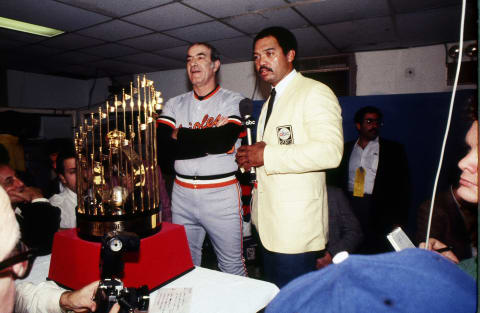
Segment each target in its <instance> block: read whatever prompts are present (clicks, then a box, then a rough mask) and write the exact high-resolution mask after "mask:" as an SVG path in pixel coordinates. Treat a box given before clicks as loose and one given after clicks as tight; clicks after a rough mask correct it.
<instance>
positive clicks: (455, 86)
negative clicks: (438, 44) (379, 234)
mask: <svg viewBox="0 0 480 313" xmlns="http://www.w3.org/2000/svg"><path fill="white" fill-rule="evenodd" d="M465 6H466V0H462V13H461V19H460V42H459V48H458V49H459V54H458V60H457V70H456V73H455V80H454V83H453V89H452V96H451V98H450V108H449V111H448V119H447V127H446V129H445V135H444V137H443V143H442V150H441V152H440V161H439V163H438V168H437V174H436V176H435V182H434V184H433V193H432V200H431V201H430V213H429V216H428V226H427V235H426V239H425V249H427V250H428V241H429V240H430V226H431V224H432V216H433V206H434V203H435V194H436V193H437V184H438V179H439V177H440V171H441V169H442V163H443V155H444V153H445V145H446V143H447V138H448V132H449V130H450V122H451V119H452V111H453V102H454V101H455V94H456V92H457V85H458V76H459V74H460V68H461V63H462V51H463V33H464V24H465Z"/></svg>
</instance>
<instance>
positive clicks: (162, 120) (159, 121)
mask: <svg viewBox="0 0 480 313" xmlns="http://www.w3.org/2000/svg"><path fill="white" fill-rule="evenodd" d="M157 124H165V125H167V126H169V127H171V128H176V127H175V120H174V119H173V118H171V117H168V116H160V117H159V118H158V119H157Z"/></svg>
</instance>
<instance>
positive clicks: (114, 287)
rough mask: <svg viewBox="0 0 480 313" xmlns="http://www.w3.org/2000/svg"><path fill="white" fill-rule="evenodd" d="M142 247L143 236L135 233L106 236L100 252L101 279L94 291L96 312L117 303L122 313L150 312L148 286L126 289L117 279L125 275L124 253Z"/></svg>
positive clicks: (106, 309)
mask: <svg viewBox="0 0 480 313" xmlns="http://www.w3.org/2000/svg"><path fill="white" fill-rule="evenodd" d="M139 249H140V238H139V237H138V235H137V234H135V233H129V232H117V231H114V232H109V233H107V234H106V235H105V236H104V237H103V239H102V250H101V254H100V259H101V263H100V268H101V278H102V280H101V281H100V283H99V285H98V289H97V292H96V294H95V302H96V303H97V310H96V312H100V313H108V312H109V311H110V309H111V308H112V306H113V305H114V304H115V303H118V304H119V305H120V313H142V312H145V313H146V312H148V306H149V302H150V296H149V290H148V287H147V286H146V285H143V286H141V287H139V288H127V287H124V286H123V282H122V281H121V280H120V279H119V278H118V277H122V276H123V268H124V262H123V256H124V254H125V252H137V251H138V250H139Z"/></svg>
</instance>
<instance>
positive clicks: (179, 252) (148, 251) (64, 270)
mask: <svg viewBox="0 0 480 313" xmlns="http://www.w3.org/2000/svg"><path fill="white" fill-rule="evenodd" d="M101 248H102V244H101V243H99V242H92V241H86V240H83V239H81V238H79V237H78V235H77V230H76V229H75V228H72V229H67V230H62V231H58V232H57V233H56V234H55V237H54V240H53V248H52V256H51V259H50V270H49V273H48V279H49V280H53V281H55V282H56V283H57V284H58V285H60V286H62V287H65V288H68V289H73V290H76V289H80V288H82V287H83V286H85V285H87V284H89V283H91V282H92V281H95V280H99V279H100V267H99V264H100V262H101V259H100V251H101ZM123 261H124V264H125V267H124V270H123V274H124V275H123V277H119V278H120V279H121V280H122V281H123V283H124V285H125V286H126V287H140V286H142V285H147V286H148V289H149V290H150V291H152V290H155V289H157V288H159V287H161V286H163V285H165V284H167V283H169V282H171V281H173V280H175V279H176V278H178V277H180V276H182V275H183V274H185V273H188V272H189V271H191V270H192V269H193V268H194V266H193V262H192V257H191V255H190V249H189V247H188V241H187V235H186V233H185V229H184V227H183V226H181V225H175V224H170V223H167V222H164V223H162V230H161V231H160V232H158V233H156V234H155V235H153V236H150V237H147V238H143V239H141V240H140V250H139V251H138V252H127V253H126V254H125V255H124V256H123Z"/></svg>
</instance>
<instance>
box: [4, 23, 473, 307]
mask: <svg viewBox="0 0 480 313" xmlns="http://www.w3.org/2000/svg"><path fill="white" fill-rule="evenodd" d="M296 55H297V42H296V39H295V36H294V35H293V34H292V33H291V32H290V31H288V30H287V29H285V28H282V27H270V28H267V29H264V30H263V31H262V32H260V33H259V34H258V35H257V36H256V37H255V39H254V41H253V61H254V66H255V70H256V72H257V73H258V75H259V77H260V78H261V79H262V80H263V81H264V82H266V83H268V84H270V85H271V87H272V89H271V90H272V92H271V93H270V96H269V97H268V99H267V100H266V101H265V104H264V106H263V108H262V111H261V114H260V116H259V121H258V127H257V140H256V143H254V144H252V145H241V144H240V139H239V134H240V133H241V131H242V118H241V116H240V110H239V105H240V102H241V101H242V100H243V99H244V97H243V96H241V95H240V94H238V93H236V92H233V91H230V90H227V89H224V88H222V87H221V86H220V85H219V84H218V82H217V73H218V71H219V70H220V66H221V65H220V60H219V56H218V53H217V52H216V50H215V48H214V47H213V46H211V45H210V44H208V43H202V42H199V43H194V44H192V45H190V47H189V48H188V51H187V64H186V70H187V75H188V77H189V80H190V82H191V84H192V87H193V90H192V91H190V92H187V93H185V94H182V95H179V96H177V97H174V98H172V99H170V100H169V101H168V102H167V103H166V105H165V108H164V109H163V112H162V114H161V116H160V117H159V120H158V123H157V124H158V129H157V130H158V140H159V144H162V145H165V146H168V147H170V148H171V153H172V155H173V159H175V165H174V168H175V175H176V176H175V178H174V183H173V191H171V193H170V194H168V195H167V191H166V189H165V185H164V182H163V181H161V184H162V186H161V188H162V191H163V193H162V199H163V200H162V209H163V212H164V220H167V221H169V220H170V215H169V214H170V205H171V220H172V221H173V223H177V224H181V225H184V226H185V230H186V234H187V239H188V244H189V248H190V251H191V254H192V258H193V261H194V264H195V265H197V266H199V265H201V260H202V247H203V244H204V239H205V237H206V235H208V237H209V238H210V240H211V242H212V244H213V247H214V250H215V253H216V256H217V259H218V268H219V269H220V270H221V271H224V272H227V273H231V274H236V275H242V276H246V275H247V272H246V267H245V260H244V257H243V251H242V240H243V234H242V222H243V218H242V203H241V194H240V185H239V182H238V179H237V177H238V175H248V173H250V169H251V168H255V170H256V181H255V185H254V188H253V195H252V222H253V225H254V226H255V230H256V232H255V233H256V234H257V242H258V244H259V246H260V251H259V252H260V253H259V254H260V255H261V260H262V263H263V264H262V267H263V273H264V275H265V276H264V277H263V278H264V279H265V280H267V281H270V282H272V283H274V284H276V285H277V286H279V287H280V288H282V287H284V286H286V285H288V286H287V287H286V288H285V289H282V291H281V292H280V294H279V296H278V297H277V298H276V299H275V300H274V301H273V302H272V305H271V307H270V308H269V309H268V310H267V312H268V311H271V312H280V311H281V312H293V311H295V310H298V309H299V308H307V307H309V308H310V307H311V308H312V309H311V310H310V311H309V310H306V309H305V310H300V311H302V312H314V311H315V310H314V309H313V308H314V307H315V306H314V305H313V304H318V305H322V306H323V307H326V306H327V305H328V303H330V302H332V303H333V302H335V301H336V300H335V299H337V298H336V297H341V296H345V295H346V293H348V290H350V289H349V288H352V290H366V287H365V283H360V282H359V280H360V277H361V275H359V276H356V277H357V279H355V278H352V279H351V281H350V280H349V281H348V282H345V281H343V278H344V277H346V276H342V277H343V278H341V279H340V278H339V277H340V275H344V274H347V272H348V273H350V271H353V270H355V271H359V272H358V273H360V272H361V273H363V274H364V275H365V276H364V277H370V281H369V283H370V284H371V286H376V287H375V288H377V287H378V289H379V290H389V288H390V289H392V293H391V294H388V296H385V297H384V298H382V299H383V300H381V301H383V303H381V304H378V306H374V307H376V308H377V309H378V310H381V308H385V307H395V308H396V307H397V305H398V303H395V304H392V303H389V302H388V301H399V303H403V301H407V300H406V299H408V297H409V295H412V294H413V292H415V290H417V292H425V290H424V289H421V288H420V287H418V288H417V289H416V288H413V285H414V282H413V280H412V281H408V280H409V279H411V277H414V276H415V275H416V274H417V272H416V270H412V271H410V270H408V269H405V268H406V264H410V265H411V266H412V267H414V266H415V264H414V263H415V262H414V261H412V260H419V262H420V263H421V264H423V265H422V266H424V267H425V268H426V267H429V270H428V273H429V275H428V276H426V277H425V280H426V282H435V281H436V280H437V279H438V277H440V276H442V275H443V274H442V271H445V272H449V273H450V272H451V273H453V274H452V275H453V276H450V277H449V279H453V278H452V277H455V279H453V280H454V281H455V284H454V285H451V286H450V288H449V289H448V290H449V291H450V290H452V288H453V287H452V286H456V287H455V288H457V287H458V286H457V285H461V286H463V287H462V288H466V289H463V290H462V293H461V294H460V295H461V296H459V298H457V300H458V299H462V302H461V303H462V304H461V307H462V308H465V307H466V308H470V307H471V306H470V305H471V299H470V300H468V299H469V295H470V289H471V288H472V285H473V284H471V282H470V281H469V279H471V277H468V276H467V275H465V276H462V274H461V273H459V272H456V269H455V268H452V266H451V264H453V263H459V266H460V268H461V269H463V270H465V271H466V272H467V273H469V274H470V275H471V276H473V277H474V278H476V277H477V258H476V249H475V247H476V245H477V240H476V238H477V231H478V225H477V215H478V209H477V206H478V120H477V119H478V117H477V113H473V114H472V115H473V117H474V121H473V123H472V126H471V128H470V130H469V131H468V133H467V134H466V138H465V141H466V144H467V145H468V146H469V148H470V150H469V152H468V154H467V155H466V156H465V157H464V158H462V160H461V161H460V162H459V164H458V166H459V168H460V169H461V170H462V174H461V176H460V179H459V182H458V184H455V185H452V186H451V187H450V188H449V189H448V190H443V191H439V192H438V194H437V195H436V198H435V206H434V207H435V208H434V211H433V220H432V228H431V238H430V240H429V241H428V244H425V243H421V244H420V246H421V247H427V248H428V249H429V250H437V249H442V248H447V249H446V251H444V252H442V254H443V255H444V256H445V257H446V258H448V259H449V260H451V261H452V262H453V263H450V262H447V263H445V262H446V261H445V260H443V259H442V261H441V262H440V263H438V262H434V261H432V260H436V259H438V258H439V256H438V254H437V255H435V254H433V253H431V254H428V255H427V254H423V253H417V252H406V253H403V254H398V255H399V256H398V258H399V259H402V258H403V259H402V260H403V261H405V263H404V264H403V266H402V267H400V265H399V263H397V259H396V257H395V256H392V255H391V254H388V255H387V254H386V255H377V254H380V253H385V252H389V251H392V250H393V249H392V246H391V245H390V244H389V242H388V241H387V239H386V235H387V234H388V233H389V232H391V231H392V230H393V229H394V228H396V227H399V226H400V227H402V228H406V227H407V224H408V218H409V216H408V213H409V207H410V197H409V195H410V193H411V190H410V189H411V186H410V175H409V166H408V161H407V157H406V153H405V149H404V147H403V146H402V145H401V144H400V143H397V142H394V141H391V140H388V139H386V138H383V137H381V136H380V130H381V127H382V125H383V114H382V112H381V111H380V110H379V109H378V108H376V107H373V106H367V107H363V108H361V109H360V110H359V111H358V112H356V114H355V117H354V121H353V123H354V125H355V127H356V129H357V131H358V138H357V139H356V140H354V141H351V142H347V143H344V140H343V131H342V115H341V108H340V105H339V103H338V100H337V98H336V96H335V95H334V94H333V92H332V91H331V90H330V89H329V88H328V87H327V86H326V85H324V84H322V83H319V82H317V81H314V80H312V79H309V78H306V77H304V76H302V74H301V73H299V72H296V70H295V69H294V66H293V64H294V60H295V57H296ZM473 101H474V102H475V103H473V104H472V107H474V108H476V106H477V103H476V100H473ZM210 120H211V121H212V123H210V124H208V125H203V126H204V127H203V126H202V125H201V124H202V121H210ZM2 138H3V139H2V141H1V142H2V143H5V144H3V145H0V186H1V187H2V188H0V204H1V208H0V223H1V224H5V225H7V226H5V227H1V228H0V237H2V238H1V240H2V244H0V262H1V261H4V260H5V259H8V258H9V256H11V255H12V253H15V252H16V251H17V250H15V246H16V245H17V243H18V241H19V239H21V241H22V242H23V243H25V244H26V245H27V246H29V247H30V248H33V249H34V250H35V251H36V253H38V254H39V255H45V254H48V253H50V252H51V247H52V241H53V236H54V234H55V232H57V231H58V230H60V229H66V228H73V227H76V217H75V209H76V206H77V190H76V179H77V177H76V173H77V171H76V159H75V153H74V149H73V143H72V142H69V143H68V144H66V145H61V147H57V148H58V149H57V148H56V149H50V150H49V151H48V159H50V160H51V163H50V164H49V165H48V166H47V168H45V171H43V173H48V174H47V175H48V176H49V177H48V179H46V180H44V181H46V182H47V183H46V184H43V185H42V186H38V185H37V186H27V184H26V183H25V181H31V182H33V181H34V180H28V179H22V178H21V177H26V178H27V177H28V168H27V167H25V162H24V157H23V156H21V157H19V153H20V152H19V151H22V150H21V147H19V145H18V140H17V141H15V140H12V138H11V136H3V137H2ZM20 154H21V153H20ZM239 168H240V169H241V172H240V170H239ZM2 189H3V190H4V191H5V192H4V191H3V190H2ZM170 199H171V202H170ZM10 207H11V209H10ZM429 208H430V202H429V200H426V202H425V203H423V204H422V205H421V206H420V208H419V209H418V210H417V217H416V222H417V223H416V233H415V234H416V235H415V236H414V238H412V239H413V241H414V242H415V243H416V244H419V243H420V242H422V241H425V237H426V232H427V230H426V227H427V219H428V216H429ZM9 210H11V211H12V212H13V213H14V214H13V213H9ZM17 222H18V225H19V226H16V225H17ZM17 227H19V228H18V230H17ZM343 251H347V252H348V253H349V254H367V255H368V254H372V255H374V256H371V257H370V258H369V257H368V256H365V257H357V256H355V257H353V256H349V257H347V260H346V261H343V262H342V260H338V258H337V260H336V259H335V256H336V255H340V254H339V253H340V252H343ZM369 262H371V263H370V264H369ZM432 262H433V263H435V264H440V265H439V266H438V268H436V267H435V266H430V265H429V264H433V263H432ZM341 264H343V265H341ZM362 264H364V265H365V267H364V268H362V269H360V267H361V266H363V265H362ZM375 264H377V265H378V266H377V267H375V266H374V265H375ZM392 264H393V265H395V264H397V265H398V266H397V267H396V268H395V269H393V270H392V267H391V266H393V265H392ZM390 265H391V266H390ZM12 266H13V267H9V268H10V273H9V274H8V277H9V279H10V280H9V282H8V286H7V288H8V290H9V292H10V293H9V294H11V293H12V288H13V287H12V286H13V285H12V282H13V279H14V278H16V277H22V273H23V272H21V269H19V268H17V267H16V265H15V264H13V265H12ZM4 270H5V269H3V268H2V269H1V271H4ZM314 270H319V271H318V272H315V273H314V274H308V273H310V272H312V271H314ZM390 270H392V271H393V272H394V274H392V277H394V281H396V282H397V283H398V284H400V283H402V284H404V285H403V286H402V288H401V289H409V288H410V287H412V289H411V290H410V291H409V292H407V291H405V292H404V293H402V295H401V296H399V295H396V296H399V298H398V300H397V298H396V296H394V295H393V293H394V292H393V285H392V284H390V283H386V282H385V281H382V278H383V277H384V276H383V277H382V275H380V274H381V273H384V275H387V276H388V275H389V271H390ZM375 271H377V273H376V274H375V275H373V274H372V273H374V272H375ZM402 271H404V272H402ZM459 271H460V270H459ZM2 273H3V272H2ZM405 273H407V274H405ZM304 274H307V275H304ZM404 274H405V275H404ZM302 275H304V276H302ZM300 276H302V277H301V278H299V279H297V278H298V277H300ZM2 277H3V276H2ZM1 279H3V278H0V281H1ZM296 279H297V280H296ZM335 279H336V280H335ZM340 280H341V281H342V282H340ZM292 281H293V282H292ZM459 281H460V282H459ZM464 281H465V283H464ZM341 284H345V285H341ZM448 284H451V281H442V282H441V286H446V285H448ZM382 286H386V287H385V289H382V288H381V287H382ZM0 288H1V287H0ZM28 288H33V289H34V288H35V287H34V286H30V287H28ZM28 288H27V289H28ZM94 288H96V285H95V283H94V284H92V285H89V286H87V287H85V290H81V291H78V292H74V293H73V295H72V293H67V294H65V293H64V292H62V293H58V299H60V297H63V300H64V301H67V300H69V301H70V302H68V303H67V304H65V303H64V306H62V309H64V308H71V307H74V306H75V305H77V304H75V303H73V304H72V302H75V301H84V300H83V298H82V297H81V296H80V295H83V294H87V293H91V291H92V290H94ZM337 288H338V289H337ZM455 288H453V289H455ZM458 288H460V287H458ZM28 290H30V291H28V292H30V294H29V295H28V296H27V297H26V298H22V299H23V300H22V301H28V300H25V299H30V298H29V297H33V296H32V294H34V295H35V292H36V291H31V290H32V289H28ZM332 290H333V291H332ZM340 290H343V292H344V293H341V291H340ZM445 290H447V289H445ZM457 290H458V289H457ZM306 291H308V292H307V293H304V294H303V296H300V297H299V296H298V295H299V294H301V293H302V292H306ZM23 292H25V291H23ZM432 292H434V293H435V291H432ZM442 292H444V291H442ZM320 293H322V294H324V296H323V298H321V297H317V296H316V295H319V294H320ZM372 294H373V292H372V291H371V290H370V292H363V291H360V292H359V293H358V296H357V297H356V298H357V299H356V300H355V299H351V305H357V306H358V307H363V306H361V304H360V302H364V300H365V303H370V302H371V303H377V302H375V301H376V300H375V299H376V297H378V298H381V297H382V296H381V295H378V294H376V295H372ZM0 295H2V290H1V289H0ZM326 295H331V298H330V300H328V301H325V302H322V303H319V301H320V300H319V299H326V297H327V296H326ZM22 296H23V297H25V294H23V295H22V291H20V296H18V297H22ZM37 296H39V294H37ZM72 297H73V298H72ZM389 297H390V298H389ZM66 298H68V299H66ZM350 298H351V296H350ZM55 299H57V298H55ZM79 299H82V300H79ZM432 299H433V298H432ZM465 299H467V300H465ZM387 300H388V301H387ZM9 301H10V302H1V301H0V303H2V304H3V303H5V304H6V307H7V308H8V306H9V305H11V300H9ZM55 301H60V303H61V300H55ZM329 301H330V302H329ZM369 301H370V302H369ZM469 301H470V302H469ZM439 303H440V302H439ZM439 303H437V304H439ZM459 303H460V302H458V301H456V302H455V305H459ZM473 303H474V302H473ZM450 304H451V303H450ZM92 305H93V304H92V303H90V302H88V303H87V304H86V305H85V307H88V308H94V307H92ZM287 305H290V309H287V308H286V307H287ZM332 305H333V304H332ZM79 307H81V306H79ZM371 307H372V306H370V308H371ZM445 307H453V306H448V305H447V304H446V306H445ZM280 308H281V310H280ZM279 310H280V311H279ZM330 311H331V312H335V310H326V312H330ZM2 312H8V310H7V309H5V311H4V310H2Z"/></svg>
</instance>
